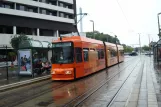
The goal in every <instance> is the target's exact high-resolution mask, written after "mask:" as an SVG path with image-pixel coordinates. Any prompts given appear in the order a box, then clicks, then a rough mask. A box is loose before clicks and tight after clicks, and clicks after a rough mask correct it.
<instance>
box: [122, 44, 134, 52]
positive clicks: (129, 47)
mask: <svg viewBox="0 0 161 107" xmlns="http://www.w3.org/2000/svg"><path fill="white" fill-rule="evenodd" d="M122 46H123V47H124V52H128V53H130V52H132V51H133V50H134V49H133V48H132V47H131V46H127V45H125V44H122Z"/></svg>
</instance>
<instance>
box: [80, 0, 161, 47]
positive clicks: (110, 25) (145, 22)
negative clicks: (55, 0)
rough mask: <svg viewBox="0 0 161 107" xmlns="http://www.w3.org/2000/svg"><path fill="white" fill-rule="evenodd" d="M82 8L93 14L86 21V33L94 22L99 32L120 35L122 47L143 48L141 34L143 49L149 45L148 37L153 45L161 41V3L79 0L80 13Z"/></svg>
mask: <svg viewBox="0 0 161 107" xmlns="http://www.w3.org/2000/svg"><path fill="white" fill-rule="evenodd" d="M118 3H119V4H120V6H119V4H118ZM79 7H82V10H83V12H85V13H88V14H89V15H88V16H86V17H84V18H83V31H84V32H86V31H92V23H91V22H90V21H89V20H94V22H95V30H97V31H100V32H103V33H107V34H111V35H114V34H116V35H117V36H118V38H119V39H120V41H121V43H125V44H128V45H131V44H139V36H138V33H141V44H142V45H147V44H148V43H149V39H148V34H150V39H151V40H153V41H157V40H158V39H159V38H158V36H157V34H158V25H157V13H159V12H161V0H77V13H79ZM121 8H122V10H123V11H121ZM160 17H161V16H160ZM160 19H161V18H160ZM78 28H80V27H79V25H78ZM134 46H136V45H134Z"/></svg>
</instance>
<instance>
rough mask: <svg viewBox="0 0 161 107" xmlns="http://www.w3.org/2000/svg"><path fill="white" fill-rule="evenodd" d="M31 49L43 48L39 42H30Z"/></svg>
mask: <svg viewBox="0 0 161 107" xmlns="http://www.w3.org/2000/svg"><path fill="white" fill-rule="evenodd" d="M31 44H32V47H43V46H42V44H41V42H39V41H31Z"/></svg>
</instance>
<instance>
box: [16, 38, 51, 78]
mask: <svg viewBox="0 0 161 107" xmlns="http://www.w3.org/2000/svg"><path fill="white" fill-rule="evenodd" d="M51 46H52V44H51V43H50V42H47V41H38V40H24V41H22V42H21V43H19V50H18V65H19V75H30V76H32V77H34V76H35V74H38V72H39V71H40V69H41V67H42V63H43V62H47V61H48V62H49V63H51V60H50V59H51V57H52V50H51Z"/></svg>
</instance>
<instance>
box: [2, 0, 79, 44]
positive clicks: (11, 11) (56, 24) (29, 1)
mask: <svg viewBox="0 0 161 107" xmlns="http://www.w3.org/2000/svg"><path fill="white" fill-rule="evenodd" d="M75 16H76V0H1V1H0V45H9V46H10V40H11V37H12V36H13V35H16V34H25V35H27V36H29V37H31V38H33V39H34V40H40V41H49V42H51V41H52V40H53V39H56V38H57V37H58V35H60V34H67V33H70V32H76V31H77V30H76V28H75V27H74V26H73V24H74V23H75V18H76V17H75Z"/></svg>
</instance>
